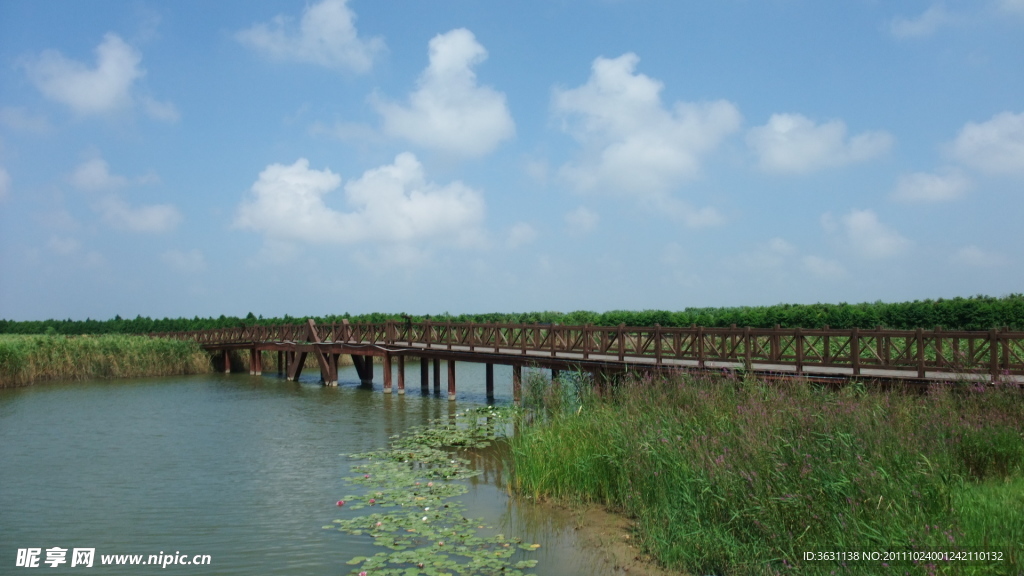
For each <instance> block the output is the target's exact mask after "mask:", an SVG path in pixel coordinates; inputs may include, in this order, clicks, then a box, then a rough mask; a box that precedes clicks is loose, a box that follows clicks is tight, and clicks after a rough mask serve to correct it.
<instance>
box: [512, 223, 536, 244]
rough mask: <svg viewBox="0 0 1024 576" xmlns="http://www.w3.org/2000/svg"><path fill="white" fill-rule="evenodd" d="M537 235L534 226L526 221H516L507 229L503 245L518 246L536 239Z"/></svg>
mask: <svg viewBox="0 0 1024 576" xmlns="http://www.w3.org/2000/svg"><path fill="white" fill-rule="evenodd" d="M537 236H538V234H537V229H536V228H534V227H533V226H530V225H529V224H527V223H526V222H517V223H516V224H515V225H513V226H512V228H511V229H510V230H509V231H508V239H507V240H506V241H505V245H506V246H508V247H509V248H518V247H520V246H523V245H525V244H529V243H531V242H533V241H534V240H536V239H537Z"/></svg>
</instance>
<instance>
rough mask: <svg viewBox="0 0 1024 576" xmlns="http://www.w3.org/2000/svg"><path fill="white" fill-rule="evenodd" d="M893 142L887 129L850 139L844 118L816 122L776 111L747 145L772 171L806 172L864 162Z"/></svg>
mask: <svg viewBox="0 0 1024 576" xmlns="http://www.w3.org/2000/svg"><path fill="white" fill-rule="evenodd" d="M892 143H893V137H892V136H891V135H889V134H888V133H887V132H863V133H861V134H858V135H856V136H853V137H851V138H847V137H846V124H845V123H844V122H843V121H842V120H832V121H830V122H825V123H824V124H815V123H814V121H812V120H811V119H809V118H807V117H805V116H802V115H800V114H772V116H771V118H769V119H768V123H767V124H765V125H764V126H758V127H755V128H751V129H750V131H749V132H747V145H748V146H750V148H751V149H752V150H753V151H754V153H755V154H757V157H758V165H759V166H760V167H761V169H762V170H765V171H768V172H788V173H805V172H812V171H814V170H821V169H823V168H831V167H835V166H843V165H845V164H852V163H854V162H863V161H865V160H869V159H871V158H874V157H876V156H879V155H881V154H884V153H885V152H887V151H888V150H889V148H891V147H892Z"/></svg>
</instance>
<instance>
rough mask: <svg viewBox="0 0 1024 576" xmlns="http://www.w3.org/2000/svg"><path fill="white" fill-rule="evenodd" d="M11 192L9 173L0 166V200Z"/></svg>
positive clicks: (4, 198)
mask: <svg viewBox="0 0 1024 576" xmlns="http://www.w3.org/2000/svg"><path fill="white" fill-rule="evenodd" d="M10 193H11V175H10V174H8V173H7V169H6V168H4V167H3V166H0V201H3V200H6V199H7V196H9V195H10Z"/></svg>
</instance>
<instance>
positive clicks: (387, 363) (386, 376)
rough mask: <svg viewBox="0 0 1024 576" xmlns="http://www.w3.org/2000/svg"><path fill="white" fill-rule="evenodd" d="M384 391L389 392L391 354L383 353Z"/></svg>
mask: <svg viewBox="0 0 1024 576" xmlns="http://www.w3.org/2000/svg"><path fill="white" fill-rule="evenodd" d="M384 393H385V394H391V354H388V353H387V352H385V353H384Z"/></svg>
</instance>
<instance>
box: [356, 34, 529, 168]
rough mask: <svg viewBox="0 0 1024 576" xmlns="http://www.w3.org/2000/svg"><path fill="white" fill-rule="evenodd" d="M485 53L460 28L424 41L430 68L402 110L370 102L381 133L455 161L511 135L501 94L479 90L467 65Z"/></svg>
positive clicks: (481, 152)
mask: <svg viewBox="0 0 1024 576" xmlns="http://www.w3.org/2000/svg"><path fill="white" fill-rule="evenodd" d="M486 59H487V50H485V49H484V47H483V46H481V45H480V43H478V42H477V41H476V38H475V37H474V36H473V33H472V32H470V31H469V30H466V29H465V28H459V29H456V30H452V31H450V32H447V33H445V34H439V35H437V36H435V37H434V38H433V39H431V40H430V64H429V65H428V66H427V69H426V70H424V71H423V74H421V75H420V78H419V80H418V82H417V89H416V91H415V92H413V93H412V94H410V95H409V104H408V106H402V105H399V104H394V103H390V102H384V101H379V100H376V101H375V102H374V106H375V107H376V108H377V112H378V113H380V115H381V116H383V117H384V131H385V132H386V133H387V134H389V135H391V136H396V137H399V138H405V139H406V140H409V141H410V142H413V143H415V144H417V145H419V146H423V147H425V148H431V149H437V150H441V151H444V152H447V153H451V154H457V155H460V156H483V155H485V154H487V153H489V152H490V151H492V150H494V148H496V147H497V146H498V144H499V143H500V142H501V141H503V140H507V139H509V138H512V137H513V136H514V135H515V132H516V128H515V123H514V122H513V121H512V115H511V114H510V113H509V111H508V107H507V106H506V104H505V95H504V94H503V93H501V92H497V91H495V90H494V89H493V88H490V87H488V86H479V85H477V82H476V74H474V73H473V66H475V65H477V64H479V63H481V62H483V61H484V60H486Z"/></svg>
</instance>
